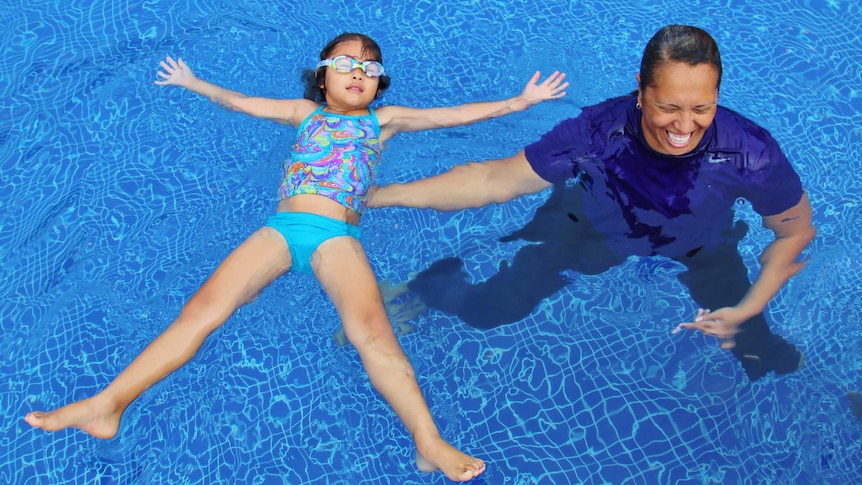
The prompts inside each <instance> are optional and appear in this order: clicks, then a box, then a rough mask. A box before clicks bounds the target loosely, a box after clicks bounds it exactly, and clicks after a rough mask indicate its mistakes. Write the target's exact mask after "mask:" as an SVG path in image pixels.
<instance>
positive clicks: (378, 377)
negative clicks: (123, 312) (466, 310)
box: [25, 33, 568, 481]
mask: <svg viewBox="0 0 862 485" xmlns="http://www.w3.org/2000/svg"><path fill="white" fill-rule="evenodd" d="M320 59H321V60H320V62H319V63H318V64H317V67H316V70H315V72H314V73H313V75H309V76H306V77H307V82H308V86H307V87H306V97H307V98H309V99H266V98H256V97H248V96H246V95H244V94H241V93H238V92H236V91H230V90H227V89H224V88H221V87H219V86H216V85H214V84H211V83H208V82H206V81H204V80H202V79H199V78H197V77H196V76H195V75H194V73H192V71H191V69H189V67H188V66H187V65H186V64H185V63H184V62H183V60H182V59H177V60H176V61H175V60H174V59H172V58H170V57H168V58H167V59H166V61H162V62H161V63H160V64H161V67H162V69H163V71H159V72H158V75H159V77H160V78H161V79H162V80H160V81H156V84H158V85H163V86H164V85H175V86H181V87H184V88H186V89H188V90H191V91H193V92H195V93H198V94H200V95H202V96H206V97H208V98H209V99H210V100H212V101H213V102H216V103H218V104H219V105H221V106H222V107H224V108H225V109H228V110H231V111H239V112H241V113H245V114H248V115H251V116H255V117H258V118H267V119H270V120H273V121H277V122H281V123H288V124H290V125H292V126H294V127H297V131H296V138H295V142H294V145H293V147H292V148H291V151H290V158H289V159H288V160H287V161H286V162H285V163H284V180H283V182H282V184H281V187H280V188H279V194H280V197H281V201H280V202H279V204H278V209H277V212H276V213H275V215H273V216H272V217H270V219H269V220H268V221H267V223H266V224H265V225H264V227H262V228H261V229H259V230H257V231H256V232H255V233H254V234H252V235H251V236H250V237H249V238H248V239H247V240H246V241H245V242H243V243H242V244H241V245H240V246H239V247H238V248H237V249H235V250H234V251H233V252H232V253H231V254H230V255H229V256H228V257H227V258H226V259H225V260H224V261H223V262H222V263H221V265H219V267H218V268H217V269H216V270H215V273H213V275H212V276H211V277H210V278H209V280H207V281H206V283H204V285H203V286H202V287H201V288H200V289H199V290H198V291H197V293H195V294H194V296H192V298H191V299H190V300H189V301H188V303H186V305H185V306H184V307H183V310H182V312H181V313H180V315H179V317H178V318H177V319H176V320H175V321H174V322H173V323H172V324H171V325H170V326H169V327H168V328H167V329H165V331H164V332H163V333H162V334H161V335H159V336H158V337H157V338H156V339H155V340H153V341H152V342H151V343H150V344H149V345H148V346H147V347H146V348H145V349H144V350H143V351H142V352H141V354H140V355H138V357H137V358H136V359H135V360H134V361H133V362H132V363H131V364H130V365H129V366H128V367H127V368H126V369H125V370H124V371H123V372H122V373H121V374H120V375H119V376H117V378H116V379H114V381H113V382H111V384H110V385H109V386H108V387H107V388H105V389H104V390H103V391H102V392H100V393H98V394H97V395H95V396H93V397H91V398H89V399H84V400H82V401H78V402H75V403H72V404H69V405H67V406H65V407H62V408H60V409H57V410H55V411H51V412H32V413H30V414H28V415H27V416H26V418H25V420H26V421H27V422H28V423H29V424H30V425H32V426H36V427H39V428H43V429H45V430H49V431H56V430H59V429H63V428H67V427H75V428H79V429H81V430H83V431H86V432H87V433H89V434H91V435H93V436H95V437H98V438H104V439H108V438H112V437H113V436H114V435H115V434H116V433H117V430H118V428H119V424H120V418H121V416H122V414H123V411H124V410H125V409H126V407H128V405H129V404H130V403H131V402H132V401H133V400H135V399H136V398H137V397H138V396H139V395H140V394H141V393H143V392H144V390H146V389H147V388H149V387H150V386H152V385H153V384H155V383H156V382H158V381H159V380H160V379H162V378H164V377H165V376H167V375H168V374H170V373H171V372H173V371H174V370H176V369H177V368H179V367H180V366H182V365H183V364H185V363H186V362H188V361H189V360H190V359H191V358H192V357H193V356H194V355H195V352H197V350H198V348H200V346H201V344H202V343H203V341H204V339H206V337H207V336H208V335H209V334H210V333H211V332H212V331H213V330H215V329H216V328H218V327H219V326H220V325H221V324H222V323H224V322H225V320H227V318H228V317H229V316H230V315H231V314H232V313H233V312H234V311H235V310H236V309H237V308H238V307H240V306H241V305H243V304H245V303H246V302H248V301H250V300H251V299H253V298H254V296H255V295H257V294H258V292H260V290H261V289H262V288H264V287H265V286H267V285H269V284H270V283H271V282H272V281H273V280H274V279H275V278H277V277H278V276H280V275H281V274H283V273H285V272H287V271H289V270H294V271H300V272H313V273H314V274H315V275H316V276H317V278H318V280H319V281H320V283H321V285H322V286H323V288H324V289H325V290H326V292H327V294H328V295H329V297H330V299H331V300H332V302H333V303H334V304H335V308H336V310H337V311H338V314H339V317H340V318H341V320H342V325H343V327H344V330H345V332H346V335H347V338H348V339H349V340H350V342H351V343H352V344H353V345H354V346H355V347H356V349H357V351H358V352H359V356H360V358H361V359H362V364H363V366H364V367H365V370H366V372H367V373H368V376H369V378H370V379H371V383H372V384H373V385H374V387H375V389H377V391H379V392H380V394H381V395H382V396H383V398H384V399H386V401H387V403H389V405H390V406H392V409H393V410H394V411H395V413H396V414H397V415H398V417H399V418H400V419H401V421H402V422H403V423H404V425H405V426H406V427H407V430H408V431H409V432H410V434H411V435H412V437H413V440H414V442H415V444H416V450H417V455H416V462H417V465H418V467H419V469H420V470H422V471H425V472H430V471H436V470H440V471H442V472H443V473H445V474H446V476H447V477H449V478H450V479H452V480H456V481H466V480H470V479H471V478H473V477H475V476H477V475H479V474H480V473H482V472H483V471H484V469H485V464H484V463H483V462H482V460H479V459H477V458H473V457H471V456H468V455H466V454H464V453H462V452H460V451H458V450H456V449H455V448H454V447H452V446H451V445H449V443H447V442H446V441H444V440H443V438H442V437H441V436H440V433H439V432H438V430H437V427H436V425H435V424H434V420H433V419H432V417H431V413H430V411H429V409H428V405H427V404H426V403H425V399H424V397H423V396H422V392H421V391H420V389H419V385H418V383H417V382H416V378H415V376H414V374H413V368H412V367H411V365H410V363H409V361H408V360H407V357H406V356H405V354H404V352H403V351H402V349H401V347H400V345H399V344H398V341H397V339H396V337H395V334H394V332H393V330H392V326H391V324H390V323H389V320H388V319H387V317H386V312H385V310H384V307H383V302H382V299H381V295H380V291H379V289H378V286H377V283H376V279H375V276H374V274H373V273H372V270H371V266H370V264H369V262H368V258H367V257H366V254H365V251H364V250H363V248H362V246H361V245H360V244H359V239H360V231H359V228H358V227H357V224H358V223H359V218H360V216H361V215H362V212H363V211H364V210H365V205H366V199H367V195H368V190H369V188H370V187H371V184H372V183H373V181H374V174H375V169H376V165H377V162H378V161H379V159H380V152H381V149H382V147H383V146H384V144H385V142H386V141H387V140H388V139H389V138H391V137H392V136H394V135H395V134H396V133H398V132H400V131H418V130H429V129H434V128H443V127H450V126H460V125H466V124H469V123H474V122H477V121H480V120H486V119H489V118H492V117H495V116H502V115H505V114H508V113H513V112H516V111H522V110H524V109H527V108H529V107H530V106H532V105H533V104H536V103H539V102H541V101H543V100H546V99H552V98H559V97H562V96H564V95H565V92H564V89H565V88H566V87H567V86H568V83H566V82H563V80H564V78H565V75H564V74H559V73H557V72H555V73H554V74H552V75H551V76H550V77H549V78H548V79H547V80H545V81H544V82H543V83H541V84H537V83H538V80H539V73H538V72H537V73H536V74H535V75H534V76H533V77H532V79H530V81H529V82H528V83H527V86H526V87H525V88H524V91H523V92H522V93H521V94H520V95H519V96H516V97H514V98H511V99H507V100H504V101H497V102H488V103H473V104H466V105H463V106H457V107H451V108H433V109H412V108H406V107H401V106H386V107H381V108H379V109H376V110H375V109H374V108H371V107H370V105H371V103H372V102H373V101H374V99H375V98H377V97H378V96H379V95H380V93H381V92H382V91H383V90H385V89H386V88H387V87H388V86H389V77H388V76H387V75H386V71H385V70H384V68H383V65H382V57H381V53H380V48H379V47H378V45H377V44H376V43H375V42H374V41H373V40H372V39H370V38H369V37H367V36H364V35H361V34H352V33H346V34H342V35H340V36H338V37H336V38H335V39H333V40H332V41H331V42H329V44H327V46H326V47H325V48H324V49H323V51H322V52H321V53H320ZM313 99H316V100H322V101H324V103H323V104H318V103H317V102H315V101H313Z"/></svg>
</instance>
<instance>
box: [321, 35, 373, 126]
mask: <svg viewBox="0 0 862 485" xmlns="http://www.w3.org/2000/svg"><path fill="white" fill-rule="evenodd" d="M366 55H367V53H366V52H364V50H363V49H362V42H360V41H358V40H348V41H345V42H342V43H340V44H338V45H337V46H335V49H333V50H332V52H331V53H330V54H329V57H330V58H334V57H337V56H349V57H352V58H353V59H356V60H357V61H360V62H362V61H373V60H375V59H372V58H366V57H365V56H366ZM379 82H380V80H379V78H374V77H369V76H368V75H367V74H365V72H364V71H363V70H362V69H360V68H359V67H357V68H356V69H354V70H352V71H350V72H338V71H336V70H335V69H329V68H327V69H326V77H325V80H324V85H323V86H321V87H323V88H325V90H326V91H325V92H326V104H327V107H329V108H330V109H333V110H338V111H353V110H364V109H366V108H368V106H369V105H370V104H371V102H372V101H374V98H375V97H376V96H377V87H378V84H379Z"/></svg>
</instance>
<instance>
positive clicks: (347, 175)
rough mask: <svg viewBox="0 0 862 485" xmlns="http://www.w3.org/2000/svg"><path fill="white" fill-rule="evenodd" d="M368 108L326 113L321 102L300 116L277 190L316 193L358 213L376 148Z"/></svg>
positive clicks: (376, 129) (377, 155) (372, 175)
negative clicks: (358, 113)
mask: <svg viewBox="0 0 862 485" xmlns="http://www.w3.org/2000/svg"><path fill="white" fill-rule="evenodd" d="M368 111H369V113H368V115H365V116H348V115H342V114H337V113H327V112H325V111H323V106H321V107H320V108H318V109H317V110H315V112H314V113H312V114H311V115H309V117H308V118H306V119H305V120H303V122H302V123H301V124H300V125H299V128H297V130H296V139H295V140H294V143H293V147H292V148H291V150H290V158H288V159H287V160H285V162H284V179H283V180H282V182H281V187H279V189H278V193H279V196H280V197H281V198H282V199H287V198H288V197H292V196H294V195H299V194H317V195H322V196H325V197H329V198H330V199H332V200H334V201H336V202H338V203H339V204H341V205H343V206H344V207H347V208H348V209H353V210H354V211H356V212H357V213H359V214H362V211H364V210H365V204H366V203H367V201H368V189H369V188H370V187H371V184H372V183H373V182H374V178H375V175H376V174H377V162H378V161H379V160H380V148H381V147H380V124H379V123H378V122H377V115H375V114H374V109H373V108H368Z"/></svg>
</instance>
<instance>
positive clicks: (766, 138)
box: [714, 105, 776, 148]
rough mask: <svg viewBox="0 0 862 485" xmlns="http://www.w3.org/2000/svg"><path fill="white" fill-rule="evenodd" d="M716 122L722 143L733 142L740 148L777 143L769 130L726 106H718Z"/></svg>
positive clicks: (759, 146)
mask: <svg viewBox="0 0 862 485" xmlns="http://www.w3.org/2000/svg"><path fill="white" fill-rule="evenodd" d="M714 124H715V127H716V136H717V137H718V142H719V143H720V144H721V145H727V144H733V145H736V146H738V147H740V148H745V147H749V148H763V147H764V146H771V145H773V144H775V143H776V142H775V139H774V138H773V137H772V134H771V133H770V132H769V130H767V129H766V128H764V127H762V126H760V125H759V124H757V123H756V122H755V121H753V120H752V119H750V118H748V117H747V116H745V115H743V114H741V113H739V112H737V111H734V110H733V109H731V108H728V107H726V106H722V105H719V106H718V108H717V109H716V113H715V120H714Z"/></svg>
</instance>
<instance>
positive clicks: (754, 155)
mask: <svg viewBox="0 0 862 485" xmlns="http://www.w3.org/2000/svg"><path fill="white" fill-rule="evenodd" d="M721 74H722V67H721V58H720V55H719V51H718V46H717V45H716V43H715V41H714V40H713V39H712V37H711V36H710V35H709V34H707V33H706V32H704V31H703V30H701V29H699V28H696V27H690V26H682V25H671V26H667V27H664V28H662V29H661V30H659V31H658V32H657V33H656V34H655V36H653V38H652V39H651V40H650V41H649V43H648V44H647V46H646V49H645V50H644V55H643V58H642V60H641V69H640V73H639V74H638V75H637V76H636V78H637V81H638V89H637V91H636V92H634V93H632V94H631V95H627V96H622V97H618V98H613V99H609V100H607V101H604V102H602V103H599V104H597V105H594V106H590V107H587V108H584V109H583V110H582V112H581V114H580V115H578V116H577V117H576V118H571V119H568V120H565V121H563V122H562V123H560V124H559V125H557V126H556V127H554V128H553V129H552V130H551V131H550V132H548V133H547V134H545V135H544V136H543V137H542V138H541V139H540V140H539V141H537V142H535V143H533V144H531V145H529V146H527V147H526V148H525V149H524V150H522V151H520V152H519V153H517V154H516V155H514V156H512V157H510V158H506V159H502V160H495V161H489V162H484V163H469V164H467V165H463V166H458V167H455V168H453V169H452V170H450V171H449V172H446V173H444V174H441V175H438V176H435V177H431V178H428V179H424V180H419V181H415V182H412V183H408V184H392V185H389V186H386V187H381V188H378V189H377V190H376V191H374V192H373V193H372V196H371V198H370V200H369V206H371V207H385V206H393V205H400V206H407V207H420V208H434V209H437V210H456V209H463V208H470V207H481V206H484V205H487V204H490V203H492V202H496V203H502V202H506V201H509V200H511V199H513V198H515V197H518V196H521V195H524V194H530V193H535V192H539V191H541V190H544V189H546V188H548V187H550V186H551V185H552V184H555V183H557V184H562V183H563V182H565V181H566V180H569V179H572V178H575V179H576V180H577V181H579V182H580V184H576V185H574V186H573V187H571V188H570V189H567V190H566V192H565V197H563V196H561V195H558V196H557V197H555V198H552V199H555V200H553V203H554V204H560V199H561V198H563V199H571V201H570V202H569V203H566V204H563V205H561V206H558V207H557V206H555V207H556V208H552V212H553V210H557V213H559V214H562V217H561V218H557V220H567V221H568V223H563V224H555V225H549V224H546V225H545V227H556V228H557V229H552V230H553V231H558V232H559V233H560V234H561V236H560V237H559V238H551V239H554V241H556V242H555V243H554V246H553V248H554V249H555V251H553V254H554V255H555V256H553V257H542V258H531V261H533V262H541V264H534V265H532V268H533V269H532V270H531V271H534V272H538V273H534V275H533V276H534V277H533V279H532V280H530V279H529V278H524V277H520V278H502V277H503V276H505V274H506V272H507V271H510V270H511V268H504V269H503V270H502V271H501V275H499V276H501V278H500V279H499V281H503V280H504V279H505V280H506V281H520V282H521V283H519V285H518V286H519V288H524V289H525V292H526V293H524V294H527V297H526V300H519V298H518V297H516V296H513V295H517V294H521V292H520V291H512V287H506V288H499V287H503V286H506V285H504V284H495V282H494V281H490V280H489V281H488V282H485V283H482V284H480V285H477V286H473V287H472V289H473V290H476V291H473V292H472V293H471V292H469V291H467V290H469V289H465V288H459V289H455V290H453V289H452V288H453V287H451V285H452V284H453V280H457V279H459V278H460V275H459V274H453V273H458V272H460V267H459V266H458V265H457V264H440V265H437V267H436V268H435V267H432V268H431V270H432V271H431V273H427V272H426V274H425V275H420V277H419V278H417V280H416V281H415V282H414V283H413V284H411V288H412V289H415V290H417V291H420V295H421V294H422V293H423V291H424V292H425V293H426V295H427V296H428V297H427V298H425V297H423V299H425V300H426V302H427V303H429V304H431V305H432V306H437V307H438V308H442V309H444V310H448V311H452V312H454V313H457V314H459V315H460V314H461V312H462V311H463V312H464V313H465V314H466V313H468V312H472V313H473V314H484V315H489V314H492V313H493V312H491V311H487V312H486V311H483V310H482V309H481V305H482V302H483V301H488V302H489V309H490V307H491V306H493V305H501V304H502V305H517V304H519V301H520V303H523V302H524V301H527V302H528V304H531V305H533V306H535V303H537V300H536V297H539V298H541V295H540V293H541V291H542V290H541V289H539V290H536V288H542V286H544V287H545V288H546V291H551V292H553V291H556V289H559V287H561V285H560V284H558V283H559V279H558V280H557V281H556V282H553V283H551V284H546V285H538V284H534V283H535V282H537V281H540V280H542V278H541V277H535V276H536V275H537V274H545V275H549V277H551V276H553V275H554V274H556V273H558V272H560V271H562V270H564V269H568V268H572V267H574V268H575V269H577V266H573V265H572V262H571V260H570V258H567V257H561V256H560V254H559V253H560V248H561V247H562V246H561V245H560V244H559V241H567V244H568V245H569V246H571V247H570V250H571V251H572V252H573V253H576V252H577V253H580V252H583V253H585V254H591V255H593V254H595V253H596V251H595V247H594V246H595V245H597V244H601V245H604V246H606V248H607V254H608V255H610V256H608V257H606V258H604V259H605V260H607V261H608V265H612V264H617V263H618V262H619V261H621V258H620V257H619V255H622V256H623V258H622V259H624V257H625V255H631V254H634V255H641V256H651V255H662V256H666V257H670V258H674V259H676V260H678V261H680V262H682V263H683V264H685V265H686V266H687V268H688V271H686V272H684V273H682V274H681V275H680V278H681V280H682V281H683V282H684V283H685V284H686V285H687V286H689V288H690V289H691V290H692V291H691V294H692V297H693V298H694V299H695V301H697V302H698V303H699V304H700V305H702V306H703V308H702V309H701V310H699V311H698V312H697V315H696V316H695V318H694V320H693V321H692V322H688V323H684V324H681V325H680V326H679V327H678V328H677V330H679V328H688V329H693V330H694V329H696V330H700V331H702V332H704V333H706V334H708V335H711V336H713V337H716V338H718V339H719V340H720V341H721V345H722V347H723V348H727V349H732V352H733V354H734V355H735V356H736V357H737V358H738V359H739V360H740V362H741V363H742V366H743V368H744V369H745V371H746V373H747V375H748V376H749V378H750V379H751V380H756V379H758V378H760V377H762V376H764V375H766V374H767V373H768V372H770V371H775V372H777V373H781V374H783V373H789V372H793V371H795V370H797V369H799V368H800V367H801V365H802V364H803V362H804V358H803V355H802V354H801V353H800V352H799V351H798V350H797V349H796V348H795V347H794V346H793V345H791V344H789V343H787V342H786V341H785V340H784V339H782V338H781V337H780V336H778V335H775V334H773V333H772V332H771V331H770V329H769V326H768V324H767V323H766V320H765V318H764V317H763V314H762V312H763V310H764V308H765V307H766V305H767V303H768V302H769V300H770V299H771V298H772V297H773V296H775V294H776V293H777V292H778V290H779V289H780V288H781V287H782V286H783V285H784V283H786V282H787V280H788V279H789V278H790V277H791V276H793V275H794V274H796V273H797V272H799V271H800V269H801V268H802V266H803V265H804V263H801V262H797V258H798V257H799V255H800V254H801V252H802V250H803V249H804V248H805V247H806V246H807V245H808V244H809V243H810V242H811V241H812V240H813V238H814V236H815V229H814V227H813V226H812V225H811V206H810V204H809V201H808V197H807V195H806V194H805V192H804V190H803V189H802V185H801V182H800V180H799V176H798V175H797V174H796V172H795V171H794V170H793V168H792V167H791V165H790V163H789V162H788V161H787V159H786V158H785V157H784V155H783V153H782V152H781V150H780V148H779V147H778V144H777V143H776V142H775V140H774V139H773V138H772V137H771V135H770V134H769V133H768V132H767V131H766V130H764V129H763V128H761V127H759V126H757V125H756V124H754V123H753V122H751V121H750V120H748V119H746V118H744V117H742V116H741V115H739V114H737V113H735V112H733V111H731V110H729V109H727V108H724V107H722V106H719V105H718V92H719V86H720V82H721ZM574 192H577V194H574ZM555 193H556V192H555ZM740 198H744V199H747V200H748V201H750V202H751V204H752V205H753V208H754V210H755V211H756V212H757V213H758V214H760V215H761V216H762V218H763V224H764V226H765V227H767V228H769V229H770V230H772V231H773V233H774V234H775V239H774V240H773V241H772V242H771V243H770V244H769V245H768V246H767V247H766V248H765V250H764V251H763V253H762V255H761V257H760V262H761V269H760V272H759V274H758V276H757V278H756V280H755V281H754V283H753V284H751V282H750V281H749V280H748V277H747V270H746V268H745V267H744V265H743V263H742V258H741V257H740V256H739V254H738V253H737V251H736V242H737V241H738V240H739V239H740V238H741V237H742V235H744V232H743V233H742V234H740V231H739V229H740V227H741V226H740V227H734V226H733V223H732V221H733V205H734V204H735V202H736V201H737V200H738V199H740ZM549 202H550V201H549ZM540 211H541V209H540ZM537 217H538V213H537ZM742 229H744V227H742ZM573 235H574V236H573ZM543 237H545V238H546V239H547V234H546V235H545V236H543ZM544 242H547V240H545V241H544ZM600 260H601V258H599V259H598V260H597V259H596V258H590V261H589V262H590V264H589V265H588V266H590V267H591V270H592V271H596V264H598V266H599V267H601V261H600ZM608 265H606V267H607V266H608ZM515 266H519V267H521V268H525V267H528V266H531V265H518V258H517V257H516V260H515V264H514V265H513V266H512V267H515ZM440 270H442V271H443V273H447V272H448V274H449V276H450V277H448V278H447V277H445V276H441V274H440ZM599 270H601V268H599ZM551 279H552V278H551ZM492 280H493V278H492ZM525 281H526V282H527V283H524V282H525ZM445 286H450V288H449V290H448V291H442V292H440V291H436V290H439V289H440V288H442V287H445ZM462 286H463V283H462ZM495 287H497V289H496V290H495V289H494V288H495ZM536 291H538V292H539V294H537V293H536ZM482 292H486V294H485V296H486V297H487V296H488V292H490V293H496V296H495V297H488V298H482V297H481V296H480V295H477V294H476V293H482ZM503 292H504V293H505V297H500V295H502V294H503ZM530 292H532V294H530ZM466 293H470V294H469V296H468V297H466V298H465V297H464V295H465V294H466ZM464 300H468V301H469V304H466V303H464ZM462 303H463V304H462ZM477 305H478V306H479V307H477ZM477 308H478V309H477ZM707 308H714V310H712V311H710V310H709V309H707ZM520 310H521V311H520V312H519V311H513V312H505V311H504V312H499V313H505V314H506V316H504V317H501V318H500V319H499V321H498V322H491V324H488V322H486V324H485V325H484V326H494V325H495V324H502V323H508V321H506V320H507V319H508V320H509V321H512V318H522V317H523V311H522V310H523V308H521V309H520ZM480 326H482V325H480Z"/></svg>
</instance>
